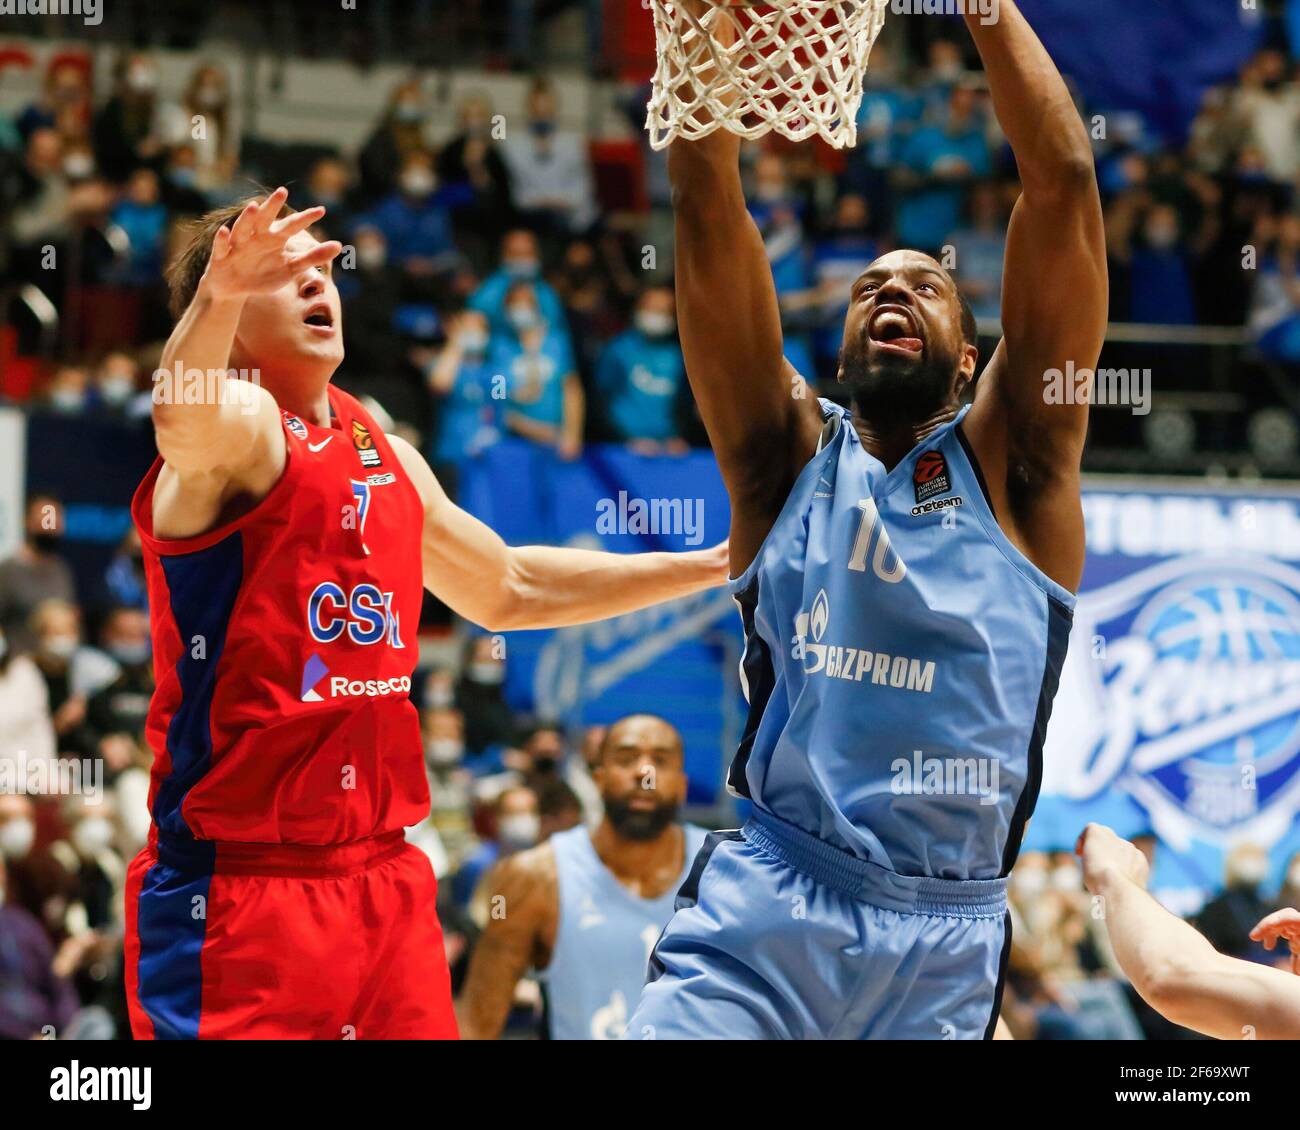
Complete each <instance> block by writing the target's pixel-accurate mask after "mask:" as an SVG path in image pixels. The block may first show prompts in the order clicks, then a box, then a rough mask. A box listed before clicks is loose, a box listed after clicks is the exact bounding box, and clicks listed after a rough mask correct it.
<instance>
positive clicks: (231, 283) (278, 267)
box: [203, 187, 343, 299]
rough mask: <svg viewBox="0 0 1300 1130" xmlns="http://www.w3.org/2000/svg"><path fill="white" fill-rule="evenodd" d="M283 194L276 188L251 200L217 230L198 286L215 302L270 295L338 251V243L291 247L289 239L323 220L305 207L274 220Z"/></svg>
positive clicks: (319, 210) (317, 209) (320, 212)
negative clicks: (233, 218)
mask: <svg viewBox="0 0 1300 1130" xmlns="http://www.w3.org/2000/svg"><path fill="white" fill-rule="evenodd" d="M288 196H289V190H288V189H286V188H283V187H281V188H277V189H276V190H275V191H274V192H272V193H271V194H270V195H269V196H267V197H266V199H264V200H261V201H256V200H254V201H250V202H249V204H248V206H247V207H246V208H245V209H244V210H243V211H242V212H241V213H240V214H239V216H238V217H237V218H236V219H235V221H234V222H233V223H231V224H227V225H226V226H224V227H222V228H220V229H219V230H218V231H217V234H216V237H215V238H214V239H213V241H212V255H211V257H210V258H209V260H208V267H207V270H206V271H205V272H204V274H203V285H204V286H206V287H207V289H208V292H209V293H210V294H211V295H212V296H213V297H214V298H220V299H231V298H248V297H249V296H250V295H254V294H269V293H271V292H272V291H275V290H279V289H280V287H282V286H284V285H285V284H286V283H288V282H290V281H292V280H293V278H294V277H295V276H296V275H298V274H299V273H300V272H301V271H303V270H304V269H306V268H308V267H319V266H323V265H324V264H326V263H328V262H330V261H331V260H332V259H333V258H334V257H335V256H336V255H338V253H339V252H340V251H342V250H343V245H342V244H341V243H339V242H338V241H337V240H328V241H326V242H324V243H314V244H312V245H311V246H310V247H308V248H306V249H290V247H289V241H290V240H291V239H292V238H293V237H294V236H295V235H297V234H298V233H299V232H302V231H306V230H307V229H308V228H309V227H311V225H312V224H314V223H316V222H317V221H318V220H319V219H320V218H321V217H322V216H324V215H325V209H324V208H322V207H320V206H317V207H315V208H306V209H304V210H303V211H301V212H293V213H291V214H290V215H288V216H285V217H284V218H283V219H276V216H277V215H279V212H280V209H281V208H283V207H284V202H285V200H287V199H288Z"/></svg>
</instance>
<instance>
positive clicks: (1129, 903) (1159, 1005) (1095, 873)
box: [1076, 824, 1300, 1040]
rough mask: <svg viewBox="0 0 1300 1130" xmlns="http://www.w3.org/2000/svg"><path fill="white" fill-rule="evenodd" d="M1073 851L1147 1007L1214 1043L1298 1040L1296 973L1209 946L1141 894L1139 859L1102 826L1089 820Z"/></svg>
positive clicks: (1142, 862) (1299, 981)
mask: <svg viewBox="0 0 1300 1130" xmlns="http://www.w3.org/2000/svg"><path fill="white" fill-rule="evenodd" d="M1076 850H1077V851H1078V853H1079V854H1080V855H1081V856H1082V857H1083V873H1084V881H1085V883H1086V884H1087V886H1088V889H1089V890H1090V891H1091V892H1092V893H1093V894H1094V895H1097V896H1099V897H1100V898H1101V899H1103V900H1104V902H1103V904H1102V913H1103V915H1104V918H1103V921H1104V922H1105V924H1106V932H1107V933H1108V934H1109V935H1110V940H1111V945H1112V946H1114V949H1115V958H1116V960H1117V961H1118V962H1119V964H1120V968H1122V969H1123V970H1124V972H1125V974H1126V975H1127V976H1128V978H1129V980H1130V981H1132V982H1133V987H1134V988H1135V989H1136V990H1137V991H1138V993H1139V994H1140V995H1141V997H1142V999H1143V1000H1145V1001H1146V1002H1147V1003H1148V1004H1149V1005H1150V1006H1151V1007H1152V1008H1154V1009H1155V1010H1156V1011H1157V1012H1159V1013H1160V1014H1161V1015H1162V1016H1164V1017H1165V1018H1166V1019H1168V1020H1172V1021H1173V1022H1174V1023H1175V1024H1181V1025H1183V1027H1185V1028H1192V1029H1194V1030H1195V1031H1197V1032H1200V1033H1202V1034H1204V1035H1206V1036H1214V1037H1216V1038H1218V1039H1221V1040H1241V1039H1246V1038H1257V1039H1261V1040H1295V1039H1300V978H1298V977H1294V976H1292V975H1291V974H1289V973H1283V972H1282V971H1281V970H1278V969H1270V968H1268V967H1267V966H1265V965H1256V964H1255V963H1253V962H1249V961H1239V960H1238V959H1237V958H1233V957H1226V956H1225V955H1223V954H1221V953H1219V952H1218V951H1217V950H1215V948H1214V947H1213V946H1212V945H1210V943H1209V942H1207V941H1206V940H1205V939H1204V938H1203V937H1201V935H1200V934H1198V933H1197V932H1196V931H1195V930H1194V929H1193V928H1192V927H1191V926H1189V925H1188V924H1187V923H1186V922H1184V921H1182V919H1180V918H1175V917H1174V916H1173V915H1172V914H1170V913H1169V912H1168V911H1167V910H1165V908H1164V907H1162V906H1161V905H1160V904H1159V903H1158V902H1156V900H1155V899H1154V898H1152V897H1151V895H1149V894H1148V893H1147V891H1146V890H1145V886H1146V878H1147V863H1146V859H1145V857H1144V856H1143V855H1142V853H1141V852H1139V851H1138V850H1137V848H1135V847H1134V846H1133V845H1132V844H1130V843H1128V842H1127V841H1125V840H1121V839H1120V838H1119V837H1118V836H1116V835H1115V833H1114V832H1112V831H1111V830H1110V829H1109V828H1106V827H1103V826H1101V825H1098V824H1090V825H1088V827H1087V828H1086V829H1084V832H1083V835H1082V836H1080V837H1079V844H1078V847H1077V848H1076ZM1260 925H1261V926H1263V925H1264V923H1261V924H1260Z"/></svg>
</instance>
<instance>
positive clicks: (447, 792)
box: [421, 706, 478, 871]
mask: <svg viewBox="0 0 1300 1130" xmlns="http://www.w3.org/2000/svg"><path fill="white" fill-rule="evenodd" d="M421 724H422V727H423V730H424V764H425V770H426V773H427V775H428V778H429V796H430V802H431V807H430V814H429V820H430V822H431V823H432V826H433V827H434V828H435V829H436V830H437V833H438V837H439V840H440V842H441V843H442V846H443V849H444V851H445V852H446V856H447V860H448V869H449V870H451V871H454V870H456V869H457V868H458V867H459V866H460V865H461V862H462V861H463V860H464V859H466V858H467V857H468V856H469V855H470V853H471V852H472V851H473V850H474V849H475V848H476V847H477V846H478V838H477V837H476V836H475V834H474V823H473V811H472V808H473V794H472V788H471V786H472V783H473V777H472V775H471V774H470V772H469V771H468V770H467V769H466V768H465V718H464V716H463V715H462V714H461V712H460V711H459V710H457V709H456V708H455V707H452V706H438V707H429V708H427V709H426V710H424V712H423V713H422V714H421Z"/></svg>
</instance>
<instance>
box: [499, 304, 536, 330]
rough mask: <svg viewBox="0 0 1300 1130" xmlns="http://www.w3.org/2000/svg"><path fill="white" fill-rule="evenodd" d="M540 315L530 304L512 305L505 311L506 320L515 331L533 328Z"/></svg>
mask: <svg viewBox="0 0 1300 1130" xmlns="http://www.w3.org/2000/svg"><path fill="white" fill-rule="evenodd" d="M541 320H542V319H541V316H540V315H539V314H538V313H537V311H536V310H534V309H533V308H532V307H531V306H513V307H511V308H510V309H509V310H507V311H506V321H508V322H509V323H510V324H511V325H512V326H513V327H514V329H515V331H516V332H517V333H525V332H527V331H528V330H531V329H535V328H536V327H537V326H538V325H539V324H540V323H541Z"/></svg>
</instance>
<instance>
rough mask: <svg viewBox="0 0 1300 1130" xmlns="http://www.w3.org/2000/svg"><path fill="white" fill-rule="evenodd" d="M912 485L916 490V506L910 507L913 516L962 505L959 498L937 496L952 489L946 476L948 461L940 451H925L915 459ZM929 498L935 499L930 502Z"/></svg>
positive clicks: (950, 481)
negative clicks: (939, 497)
mask: <svg viewBox="0 0 1300 1130" xmlns="http://www.w3.org/2000/svg"><path fill="white" fill-rule="evenodd" d="M912 486H913V488H914V489H915V491H916V506H914V507H913V508H912V515H913V517H919V516H920V515H922V514H932V513H934V512H935V511H936V510H947V509H948V508H949V507H953V506H961V505H962V500H961V498H944V499H938V498H937V496H938V495H942V494H948V493H949V492H950V491H951V490H952V480H951V479H950V478H949V476H948V461H947V460H946V459H945V458H944V457H943V452H942V451H927V452H925V453H924V454H923V455H922V456H921V457H920V458H919V459H918V460H917V461H916V469H915V470H914V471H913V472H912ZM931 499H936V501H933V502H931V501H930V500H931Z"/></svg>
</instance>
